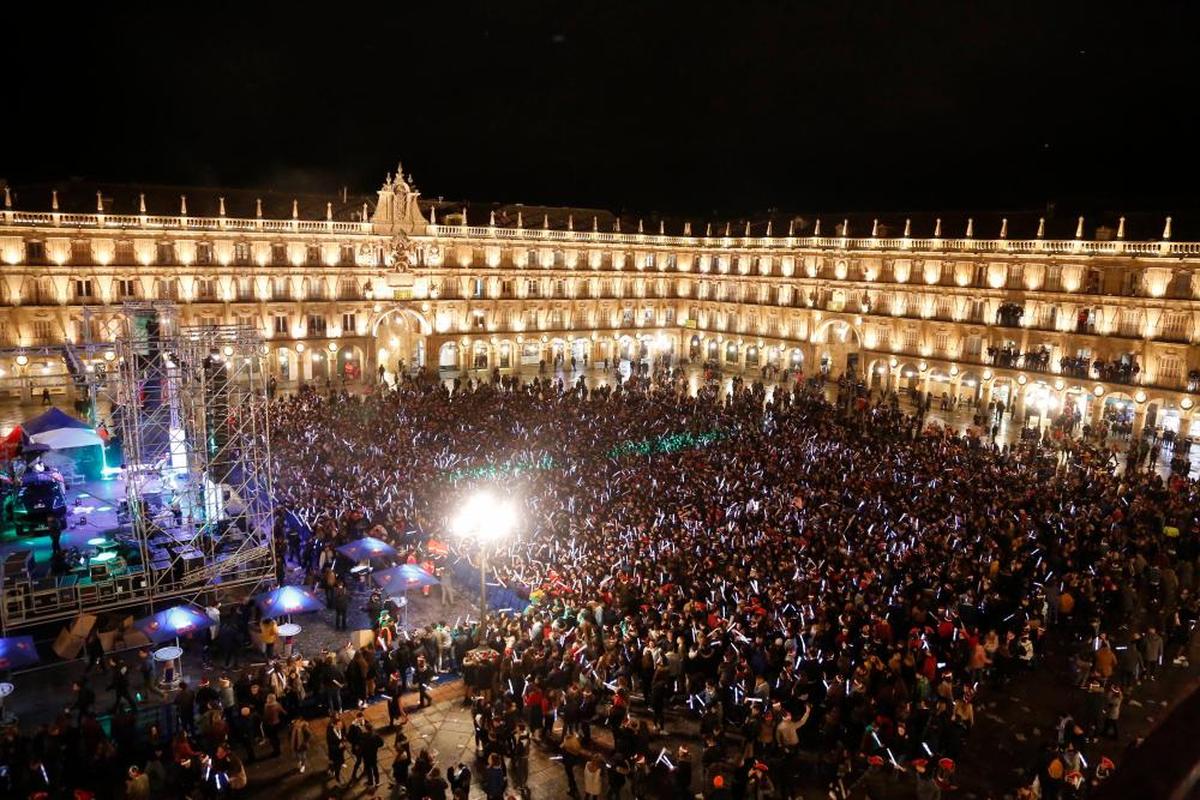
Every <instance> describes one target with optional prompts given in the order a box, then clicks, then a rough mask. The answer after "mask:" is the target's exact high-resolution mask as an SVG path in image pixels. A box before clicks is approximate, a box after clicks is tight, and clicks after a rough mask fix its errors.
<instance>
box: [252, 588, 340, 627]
mask: <svg viewBox="0 0 1200 800" xmlns="http://www.w3.org/2000/svg"><path fill="white" fill-rule="evenodd" d="M254 602H255V603H257V604H258V607H259V608H261V609H262V612H263V618H264V619H274V618H275V617H285V616H287V615H288V614H305V613H307V612H309V611H320V610H322V609H323V608H325V604H324V603H322V602H321V601H320V600H318V599H317V598H316V597H315V596H314V595H313V594H312V592H309V591H308V590H307V589H301V588H300V587H299V586H280V587H279V588H278V589H273V590H271V591H269V592H266V593H264V594H260V595H258V596H257V597H255V598H254Z"/></svg>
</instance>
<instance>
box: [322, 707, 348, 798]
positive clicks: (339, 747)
mask: <svg viewBox="0 0 1200 800" xmlns="http://www.w3.org/2000/svg"><path fill="white" fill-rule="evenodd" d="M325 749H326V751H328V753H329V776H330V777H331V778H333V780H334V782H335V783H338V784H340V783H341V781H342V768H343V767H344V766H346V729H345V726H344V725H343V723H342V720H341V718H340V717H337V716H334V717H333V718H332V719H330V720H329V724H328V725H327V726H325Z"/></svg>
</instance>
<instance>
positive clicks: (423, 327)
mask: <svg viewBox="0 0 1200 800" xmlns="http://www.w3.org/2000/svg"><path fill="white" fill-rule="evenodd" d="M389 318H396V319H403V320H405V321H406V322H407V323H408V324H409V325H412V326H415V330H416V332H417V333H420V334H421V335H422V336H431V335H432V334H433V326H432V325H430V324H429V320H427V319H425V316H424V315H423V314H420V313H418V312H417V311H414V310H413V309H411V308H405V307H404V306H393V307H391V308H387V309H383V310H382V311H380V312H378V313H377V314H374V315H373V316H372V317H371V322H370V325H369V327H370V329H371V335H372V336H377V335H378V332H379V326H380V324H381V323H382V322H383V321H384V320H385V319H389Z"/></svg>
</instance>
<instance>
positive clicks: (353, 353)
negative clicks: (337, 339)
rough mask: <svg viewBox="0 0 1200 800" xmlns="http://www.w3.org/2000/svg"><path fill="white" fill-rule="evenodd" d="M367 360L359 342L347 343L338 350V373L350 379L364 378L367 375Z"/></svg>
mask: <svg viewBox="0 0 1200 800" xmlns="http://www.w3.org/2000/svg"><path fill="white" fill-rule="evenodd" d="M366 370H367V361H366V358H365V356H364V353H363V349H362V348H361V347H360V346H358V345H357V344H347V345H343V346H342V347H340V348H339V349H338V351H337V374H338V376H339V377H342V378H345V379H346V380H348V381H357V380H362V379H363V377H364V376H365V375H366Z"/></svg>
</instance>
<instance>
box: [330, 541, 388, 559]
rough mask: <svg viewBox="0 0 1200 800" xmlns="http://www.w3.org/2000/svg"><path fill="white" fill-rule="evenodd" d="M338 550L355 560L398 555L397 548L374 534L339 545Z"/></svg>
mask: <svg viewBox="0 0 1200 800" xmlns="http://www.w3.org/2000/svg"><path fill="white" fill-rule="evenodd" d="M337 551H338V552H339V553H341V554H342V555H344V556H346V557H347V558H350V559H353V560H354V561H362V560H364V559H367V558H387V557H389V556H394V555H396V548H394V547H392V546H391V545H390V544H388V543H387V542H384V541H381V540H379V539H376V538H375V537H373V536H364V537H363V538H361V539H356V540H355V541H353V542H348V543H347V544H344V545H342V546H341V547H339V548H338V549H337Z"/></svg>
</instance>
